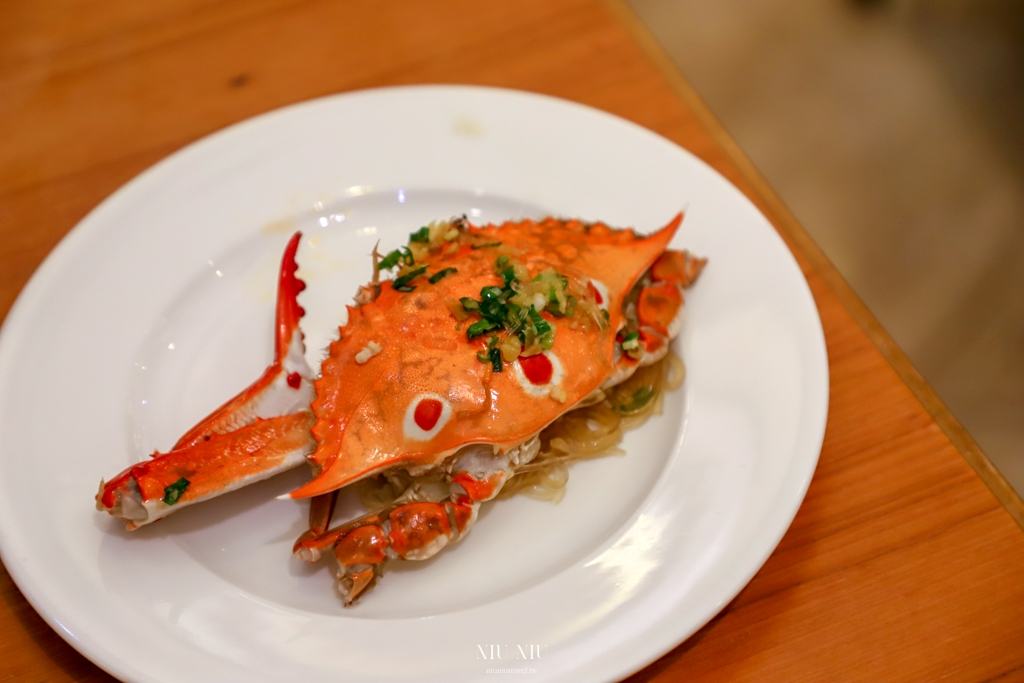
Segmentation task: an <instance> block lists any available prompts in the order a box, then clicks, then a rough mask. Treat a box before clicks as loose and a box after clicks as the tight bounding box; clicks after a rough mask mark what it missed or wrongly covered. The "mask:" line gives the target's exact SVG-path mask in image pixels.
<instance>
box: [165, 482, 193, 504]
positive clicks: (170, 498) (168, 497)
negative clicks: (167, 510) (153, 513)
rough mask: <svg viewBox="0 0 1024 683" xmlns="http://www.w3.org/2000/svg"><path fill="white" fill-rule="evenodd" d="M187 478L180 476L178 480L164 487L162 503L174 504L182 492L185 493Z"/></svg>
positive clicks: (187, 483)
mask: <svg viewBox="0 0 1024 683" xmlns="http://www.w3.org/2000/svg"><path fill="white" fill-rule="evenodd" d="M188 485H189V480H188V479H186V478H185V477H182V478H181V479H179V480H178V481H176V482H174V483H173V484H171V485H170V486H165V487H164V503H166V504H167V505H174V504H175V503H177V502H178V500H179V499H180V498H181V496H182V494H183V493H185V489H187V488H188Z"/></svg>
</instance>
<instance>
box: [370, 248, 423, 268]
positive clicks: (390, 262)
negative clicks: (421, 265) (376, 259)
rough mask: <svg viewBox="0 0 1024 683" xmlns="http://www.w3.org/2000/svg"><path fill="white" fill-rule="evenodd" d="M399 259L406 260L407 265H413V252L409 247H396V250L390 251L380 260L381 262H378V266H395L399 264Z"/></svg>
mask: <svg viewBox="0 0 1024 683" xmlns="http://www.w3.org/2000/svg"><path fill="white" fill-rule="evenodd" d="M399 261H404V262H405V265H407V266H411V265H412V264H413V263H414V261H413V258H412V252H411V251H409V249H408V248H407V247H400V248H399V249H395V250H394V251H392V252H390V253H389V254H388V255H387V256H385V257H384V258H382V259H381V260H380V263H378V264H377V267H378V268H384V269H387V268H394V267H395V266H397V265H398V262H399Z"/></svg>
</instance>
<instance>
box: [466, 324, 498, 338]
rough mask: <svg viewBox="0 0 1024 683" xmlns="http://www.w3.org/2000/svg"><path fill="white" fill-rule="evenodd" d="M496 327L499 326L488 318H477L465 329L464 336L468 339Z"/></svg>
mask: <svg viewBox="0 0 1024 683" xmlns="http://www.w3.org/2000/svg"><path fill="white" fill-rule="evenodd" d="M497 327H500V326H499V325H498V323H496V322H492V321H490V320H478V321H476V322H475V323H473V324H472V325H470V326H469V327H468V328H467V329H466V336H467V337H468V338H470V339H475V338H477V337H479V336H480V335H482V334H484V333H486V332H490V331H491V330H493V329H495V328H497Z"/></svg>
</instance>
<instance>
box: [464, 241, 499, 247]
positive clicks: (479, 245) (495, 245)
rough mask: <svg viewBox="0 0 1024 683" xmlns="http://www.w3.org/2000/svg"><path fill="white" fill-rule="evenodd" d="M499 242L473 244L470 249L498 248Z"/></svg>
mask: <svg viewBox="0 0 1024 683" xmlns="http://www.w3.org/2000/svg"><path fill="white" fill-rule="evenodd" d="M500 246H501V242H488V243H487V244H474V245H473V246H471V247H470V249H486V248H487V247H500Z"/></svg>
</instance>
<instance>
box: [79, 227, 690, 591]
mask: <svg viewBox="0 0 1024 683" xmlns="http://www.w3.org/2000/svg"><path fill="white" fill-rule="evenodd" d="M681 220H682V216H681V215H678V216H676V217H675V218H674V219H673V220H672V221H671V222H670V223H669V224H668V225H667V226H665V227H664V228H662V229H661V230H659V231H657V232H656V233H654V234H652V235H650V236H646V237H644V236H640V235H637V234H636V233H635V232H633V231H632V230H616V229H612V228H609V227H608V226H606V225H604V224H602V223H584V222H581V221H575V220H569V221H563V220H557V219H553V218H548V219H545V220H543V221H539V222H538V221H531V220H525V221H521V222H517V223H505V224H503V225H500V226H495V225H487V226H483V227H477V226H473V225H470V224H469V223H468V222H467V221H466V220H465V219H464V218H462V219H455V220H452V221H443V222H438V223H433V224H431V225H429V226H425V227H423V228H421V229H420V230H418V231H417V232H414V233H413V234H412V235H410V242H409V244H408V246H407V247H402V248H400V249H398V250H395V251H393V252H391V253H389V254H387V255H386V256H384V257H383V258H381V257H380V255H378V254H377V253H376V251H375V253H374V257H373V258H374V270H373V279H372V281H371V282H370V283H369V284H367V285H365V286H363V287H361V288H360V290H359V292H358V293H357V295H356V302H355V305H354V306H351V307H349V310H348V320H347V322H346V323H345V324H344V325H343V326H341V327H340V328H339V336H338V339H337V341H335V342H333V343H332V344H331V345H330V348H329V351H328V355H327V358H326V359H325V360H324V361H323V363H322V365H321V367H320V373H319V377H318V378H317V379H315V381H314V380H313V375H314V373H313V371H312V370H311V369H310V368H309V366H308V365H307V364H306V362H305V360H304V348H303V342H302V334H301V331H300V330H299V320H300V318H301V317H302V315H303V310H302V308H301V307H300V306H299V304H298V302H297V299H296V297H297V295H298V293H299V292H301V291H302V289H303V288H304V287H305V285H304V284H303V283H302V281H301V280H299V279H298V278H297V277H296V276H295V271H296V263H295V255H296V251H297V248H298V244H299V238H300V236H299V235H298V234H296V235H295V236H294V237H293V238H292V240H291V241H290V242H289V244H288V247H287V249H286V250H285V254H284V258H283V261H282V266H281V275H280V279H279V286H278V303H277V336H276V347H275V357H274V362H273V364H272V365H271V366H270V367H269V368H267V370H266V371H265V372H264V374H263V376H262V377H260V379H259V380H257V381H256V382H255V383H254V384H253V385H252V386H250V387H249V388H247V389H246V390H245V391H243V392H242V393H240V394H239V395H238V396H236V397H234V398H233V399H231V400H230V401H228V402H227V403H225V404H224V405H223V406H221V407H220V408H218V409H217V410H216V411H214V412H213V413H212V414H211V415H210V416H208V417H207V418H206V419H204V420H203V421H202V422H200V423H199V424H198V425H196V426H195V427H193V428H192V429H191V430H189V431H188V432H187V433H186V434H185V435H184V436H183V437H182V438H181V439H180V440H179V441H178V442H177V443H176V444H175V446H174V448H173V449H172V450H171V451H170V452H168V453H165V454H154V459H153V460H150V461H147V462H144V463H140V464H137V465H134V466H132V467H130V468H128V469H126V470H125V471H124V472H122V473H121V474H119V475H118V476H117V477H115V478H114V479H112V480H111V481H110V482H108V483H102V482H101V485H100V491H99V493H98V494H97V496H96V501H97V508H98V509H100V510H105V511H107V512H109V513H111V514H112V515H114V516H116V517H119V518H121V519H123V520H124V521H125V522H126V526H127V527H128V528H129V529H134V528H137V527H138V526H140V525H142V524H146V523H149V522H152V521H154V520H156V519H159V518H160V517H162V516H164V515H166V514H168V513H170V512H172V511H174V510H176V509H178V508H180V507H183V506H185V505H188V504H190V503H193V502H198V501H200V500H203V499H205V498H209V497H212V496H215V495H218V494H220V493H223V492H226V491H229V490H232V489H235V488H238V487H240V486H244V485H245V484H247V483H250V482H252V481H257V480H259V479H263V478H266V477H268V476H271V475H273V474H276V473H277V472H280V471H282V470H284V469H287V468H290V467H292V466H294V465H296V464H298V463H300V462H303V461H304V460H305V461H308V462H309V463H310V465H311V466H312V469H313V473H314V475H315V476H314V478H313V479H312V480H311V481H310V482H309V483H307V484H305V485H304V486H301V487H300V488H299V489H297V490H295V491H293V492H292V493H291V494H289V497H291V498H312V501H311V506H310V529H309V531H307V532H306V533H305V534H303V535H302V537H300V538H299V540H298V541H297V542H296V543H295V547H294V552H295V555H296V556H298V557H299V558H301V559H304V560H307V561H311V562H312V561H316V560H317V559H319V558H320V557H321V556H322V555H323V554H324V553H325V552H327V551H330V550H333V553H334V555H335V557H336V558H337V560H338V563H339V573H338V578H339V587H340V590H341V593H342V596H343V598H344V601H345V603H346V604H349V603H351V602H352V601H353V600H354V599H356V598H357V597H358V596H359V595H360V594H362V593H363V592H364V591H365V590H366V588H367V587H368V586H370V585H371V584H372V583H373V582H374V580H375V579H376V578H377V577H379V576H380V574H381V571H382V569H383V567H384V565H385V563H386V562H387V561H388V560H389V559H406V560H420V559H425V558H427V557H431V556H432V555H434V554H436V553H437V552H438V551H439V550H440V549H441V548H443V547H444V546H445V545H447V544H448V543H451V542H454V541H457V540H458V539H460V538H461V537H462V536H464V535H465V534H466V533H467V532H468V531H469V529H470V528H471V527H472V525H473V523H474V521H475V520H476V517H477V511H478V509H479V506H480V504H481V503H482V502H484V501H487V500H490V499H492V498H494V497H495V496H496V495H497V494H498V493H499V492H500V491H501V489H502V487H503V486H504V485H505V484H506V482H508V481H509V480H510V479H511V478H513V477H514V476H516V474H517V473H520V472H523V471H525V470H527V469H530V465H531V463H533V461H534V460H535V459H537V458H538V453H540V452H541V445H542V444H541V438H540V435H541V432H542V430H544V429H545V427H547V426H548V425H550V424H551V423H552V422H554V421H555V420H556V419H558V418H559V417H560V416H562V415H564V414H566V413H567V412H568V411H572V410H574V409H577V408H580V407H583V406H590V405H593V404H594V403H595V402H599V401H601V400H602V399H604V398H605V392H606V391H608V390H609V388H610V387H613V386H615V385H618V384H620V383H622V382H623V381H625V380H627V379H628V378H630V377H631V376H632V375H633V374H634V373H635V372H636V371H637V369H638V368H641V367H645V366H649V365H651V364H652V363H654V362H656V361H658V360H660V359H661V358H662V357H664V356H665V355H666V353H668V351H669V342H670V341H671V339H672V338H673V337H674V336H675V335H676V334H677V333H678V332H679V328H680V325H681V319H682V310H683V289H685V288H687V287H689V286H690V285H691V284H692V283H693V282H694V280H695V279H696V278H697V276H698V275H699V273H700V271H701V269H702V268H703V266H704V263H705V260H704V259H697V258H694V257H692V256H691V255H689V254H688V253H687V252H676V251H671V250H667V246H668V244H669V242H670V240H671V239H672V237H673V235H674V234H675V232H676V230H677V229H678V227H679V224H680V222H681ZM382 271H392V272H393V277H392V278H391V279H384V280H382V279H381V278H380V273H381V272H382ZM314 395H315V397H314ZM640 398H643V397H640ZM646 398H647V399H649V398H650V396H646ZM533 467H534V468H536V463H534V465H533ZM373 477H379V478H382V479H384V480H386V482H387V483H388V485H389V488H390V490H391V492H392V494H393V496H392V499H391V500H387V501H385V503H384V507H383V508H382V509H379V510H374V511H372V512H370V513H369V514H367V515H365V516H363V517H360V518H359V519H356V520H352V521H349V522H346V523H344V524H342V525H340V526H338V527H336V528H333V529H331V528H329V526H330V523H331V517H332V513H333V507H334V502H335V500H336V496H337V491H338V489H340V488H342V487H344V486H347V485H350V484H353V483H355V482H358V481H361V480H366V479H368V478H373Z"/></svg>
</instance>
